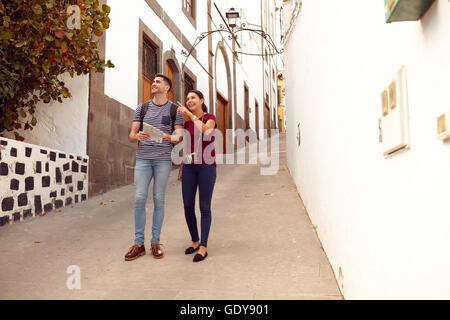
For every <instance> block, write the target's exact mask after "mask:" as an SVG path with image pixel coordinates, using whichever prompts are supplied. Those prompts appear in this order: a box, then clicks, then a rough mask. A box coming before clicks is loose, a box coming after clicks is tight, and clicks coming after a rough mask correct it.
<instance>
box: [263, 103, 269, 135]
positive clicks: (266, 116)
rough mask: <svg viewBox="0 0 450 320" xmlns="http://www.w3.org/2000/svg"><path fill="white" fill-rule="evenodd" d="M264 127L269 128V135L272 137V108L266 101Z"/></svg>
mask: <svg viewBox="0 0 450 320" xmlns="http://www.w3.org/2000/svg"><path fill="white" fill-rule="evenodd" d="M264 129H266V130H267V131H266V132H267V137H270V110H269V106H268V105H267V103H264Z"/></svg>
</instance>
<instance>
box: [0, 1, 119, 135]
mask: <svg viewBox="0 0 450 320" xmlns="http://www.w3.org/2000/svg"><path fill="white" fill-rule="evenodd" d="M109 13H110V8H109V6H107V5H106V4H103V5H101V6H100V4H99V1H98V0H73V1H70V0H69V1H63V0H46V1H42V0H1V2H0V105H1V108H0V135H1V134H2V133H4V132H5V131H14V134H15V137H16V139H17V140H22V141H23V140H24V138H23V137H22V136H21V134H20V132H21V130H31V129H33V127H34V126H35V125H36V123H37V121H38V119H36V116H35V112H36V107H37V106H38V102H40V101H42V102H44V103H50V102H51V101H55V100H56V101H59V102H62V101H63V99H64V98H69V97H71V93H70V91H69V89H68V88H67V87H66V85H65V83H64V82H63V81H62V80H61V75H63V74H65V73H67V74H70V76H71V77H74V76H75V75H81V74H88V73H89V72H91V71H95V72H104V70H105V68H107V67H109V68H112V67H114V65H113V64H112V63H111V61H110V60H108V61H107V62H105V60H104V59H100V56H99V50H98V38H97V37H100V36H101V35H102V34H103V31H104V30H105V29H107V28H109V23H110V18H109V17H108V15H109Z"/></svg>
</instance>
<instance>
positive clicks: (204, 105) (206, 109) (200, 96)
mask: <svg viewBox="0 0 450 320" xmlns="http://www.w3.org/2000/svg"><path fill="white" fill-rule="evenodd" d="M191 92H193V93H195V94H196V95H197V96H198V97H199V98H200V99H203V104H202V110H203V112H204V113H208V108H207V107H206V104H205V97H204V96H203V93H202V92H201V91H198V90H189V91H188V93H187V95H188V94H189V93H191ZM187 95H186V97H187Z"/></svg>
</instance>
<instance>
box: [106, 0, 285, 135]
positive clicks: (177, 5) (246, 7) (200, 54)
mask: <svg viewBox="0 0 450 320" xmlns="http://www.w3.org/2000/svg"><path fill="white" fill-rule="evenodd" d="M158 3H159V4H160V5H161V7H162V9H163V10H164V11H165V12H166V13H167V14H168V15H169V16H170V18H171V20H172V21H174V22H175V23H176V24H177V26H178V28H179V29H180V30H181V31H182V32H183V34H184V35H185V36H186V37H187V39H188V40H189V42H190V43H191V44H194V42H195V39H196V38H197V36H199V35H200V33H202V32H205V31H207V30H208V27H207V21H208V20H207V15H206V12H207V2H206V1H197V20H196V27H197V28H196V29H195V28H194V27H193V26H192V24H191V23H190V22H189V20H188V19H187V18H186V16H185V15H184V13H183V12H182V10H181V5H182V2H181V1H178V0H170V1H158ZM270 3H271V4H270V5H271V6H272V7H273V6H274V3H275V2H274V1H270ZM214 4H216V5H217V7H219V9H220V11H221V13H222V14H223V15H224V16H225V13H226V11H228V10H229V9H230V8H231V7H235V8H236V9H237V10H240V9H241V8H242V12H243V13H244V15H245V18H244V20H245V22H246V23H252V24H255V25H256V26H253V27H254V28H256V29H260V27H258V25H260V24H261V11H260V1H259V0H257V1H256V0H252V1H251V3H250V2H249V3H247V2H245V3H244V2H239V1H231V0H229V1H228V0H227V1H212V8H211V16H212V20H213V23H212V29H213V30H214V29H217V28H219V25H220V24H223V23H224V22H223V20H222V18H221V17H220V15H219V13H218V12H217V9H216V7H215V5H214ZM108 5H109V6H110V7H111V13H110V18H111V23H110V28H109V29H108V30H107V32H106V59H110V60H111V61H112V62H113V63H114V64H115V68H113V69H108V70H106V73H105V94H107V95H108V96H110V97H111V98H114V99H116V100H118V101H119V102H121V103H123V104H125V105H127V106H128V107H130V108H132V109H135V108H136V106H137V104H138V103H139V102H138V70H139V68H140V67H141V66H140V65H139V61H138V48H139V41H140V39H139V19H141V20H142V21H143V22H144V23H145V24H146V25H147V27H148V28H149V29H150V30H151V31H152V32H153V33H154V34H155V35H156V36H157V37H158V38H159V39H160V40H161V41H162V42H163V47H162V52H163V53H164V52H165V51H167V50H170V49H171V48H173V50H174V52H175V55H176V57H177V60H178V63H179V64H180V66H181V64H182V63H184V62H185V61H186V58H185V57H184V56H182V55H181V51H182V50H185V51H187V50H186V48H184V47H183V46H182V45H181V43H180V42H179V41H178V40H177V39H176V38H175V37H174V36H173V34H172V33H171V32H170V31H169V30H168V29H167V27H166V26H165V25H164V23H163V22H162V21H161V20H160V19H159V18H158V16H157V15H156V14H155V12H153V10H152V9H151V8H150V7H149V5H148V4H147V3H146V2H145V1H144V0H136V1H132V2H125V1H119V0H109V1H108ZM247 19H248V20H247ZM219 41H223V42H224V43H225V49H226V52H227V57H228V62H229V68H230V69H229V72H230V73H229V76H228V73H227V70H226V64H225V60H224V57H223V55H222V53H221V52H220V50H219V51H218V52H217V56H213V70H212V76H213V77H217V79H215V78H213V85H214V84H215V83H217V89H218V90H219V91H220V92H221V93H222V94H224V95H225V98H227V99H228V81H230V82H231V84H232V83H233V81H234V79H233V55H232V52H231V46H232V45H231V40H229V39H228V33H225V32H223V33H222V34H220V33H214V34H213V35H212V52H213V54H215V53H216V49H217V44H218V43H219ZM244 44H245V47H243V48H242V50H243V51H247V52H252V53H255V52H261V48H260V46H261V38H260V37H259V36H257V35H254V36H253V38H252V39H251V40H249V39H246V40H245V41H244ZM196 51H197V59H194V58H193V57H190V58H189V59H188V60H187V62H186V65H187V67H188V68H189V70H190V71H192V72H193V73H194V74H195V75H196V76H197V89H199V90H200V91H202V92H203V94H204V96H205V102H206V104H207V106H208V109H209V110H211V111H214V110H215V106H209V105H208V104H209V75H208V73H207V72H206V71H205V70H204V69H206V70H208V39H207V38H205V39H204V40H203V41H202V42H201V43H200V44H199V45H198V46H197V47H196ZM216 61H217V65H216V64H215V62H216ZM163 63H165V62H164V61H163ZM202 66H203V68H202ZM275 71H276V70H275ZM236 79H237V83H236V94H237V105H236V106H235V105H234V98H233V96H234V94H235V93H234V92H233V91H232V92H231V97H232V100H231V101H229V103H230V105H231V104H232V105H233V106H232V108H233V110H235V109H236V110H237V112H238V114H239V115H240V116H241V117H242V118H244V115H243V110H244V98H243V81H245V82H246V83H247V85H248V86H249V94H250V99H249V100H250V110H251V111H250V126H251V127H252V128H255V121H254V105H255V103H254V101H255V98H256V99H257V100H258V102H259V117H260V120H259V121H260V128H263V126H264V109H263V108H264V101H263V97H264V94H263V91H262V81H263V77H262V60H261V57H245V56H244V57H243V58H242V61H241V63H239V62H237V65H236ZM231 90H233V86H232V85H231ZM212 92H213V95H214V97H213V101H216V100H217V99H216V87H214V88H213V90H212ZM230 111H231V109H230ZM232 118H233V117H232ZM232 121H233V125H234V118H233V120H232Z"/></svg>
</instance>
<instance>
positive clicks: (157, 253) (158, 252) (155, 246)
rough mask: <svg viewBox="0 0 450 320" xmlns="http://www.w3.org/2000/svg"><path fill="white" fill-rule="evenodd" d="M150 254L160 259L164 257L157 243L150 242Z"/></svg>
mask: <svg viewBox="0 0 450 320" xmlns="http://www.w3.org/2000/svg"><path fill="white" fill-rule="evenodd" d="M152 254H153V257H154V258H155V259H161V258H162V257H164V252H163V251H162V249H161V246H160V244H159V243H152Z"/></svg>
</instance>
